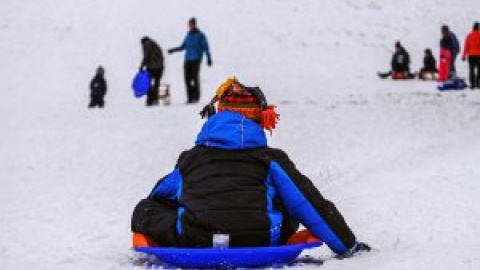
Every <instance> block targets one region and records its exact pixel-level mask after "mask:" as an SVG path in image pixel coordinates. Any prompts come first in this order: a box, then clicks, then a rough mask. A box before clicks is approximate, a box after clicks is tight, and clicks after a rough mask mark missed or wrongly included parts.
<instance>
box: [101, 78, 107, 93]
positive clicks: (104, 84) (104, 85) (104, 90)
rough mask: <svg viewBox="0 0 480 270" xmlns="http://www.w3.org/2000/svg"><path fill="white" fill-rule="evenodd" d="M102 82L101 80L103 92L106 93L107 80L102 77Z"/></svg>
mask: <svg viewBox="0 0 480 270" xmlns="http://www.w3.org/2000/svg"><path fill="white" fill-rule="evenodd" d="M102 82H103V94H104V95H105V94H106V93H107V80H105V78H103V80H102Z"/></svg>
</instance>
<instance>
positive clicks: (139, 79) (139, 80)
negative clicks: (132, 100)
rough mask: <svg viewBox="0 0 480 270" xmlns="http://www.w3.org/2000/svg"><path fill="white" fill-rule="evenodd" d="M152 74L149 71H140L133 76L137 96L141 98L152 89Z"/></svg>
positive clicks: (134, 92)
mask: <svg viewBox="0 0 480 270" xmlns="http://www.w3.org/2000/svg"><path fill="white" fill-rule="evenodd" d="M150 81H151V76H150V73H148V71H146V70H144V71H139V72H138V73H137V74H136V75H135V77H134V78H133V82H132V88H133V94H134V95H135V97H137V98H140V97H143V96H144V95H146V94H147V93H148V90H149V89H150Z"/></svg>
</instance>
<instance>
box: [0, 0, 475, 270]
mask: <svg viewBox="0 0 480 270" xmlns="http://www.w3.org/2000/svg"><path fill="white" fill-rule="evenodd" d="M479 7H480V4H479V2H478V1H473V0H462V1H454V2H452V1H446V0H436V1H430V2H428V3H425V1H423V2H420V1H414V0H404V1H378V0H369V1H351V0H343V1H334V0H331V1H314V0H301V1H280V0H277V1H273V0H268V1H253V0H248V1H235V2H234V1H219V0H217V1H213V0H208V1H201V3H200V1H193V0H189V1H181V2H180V1H173V0H172V1H154V0H150V1H146V0H143V1H133V0H131V1H112V0H99V1H89V2H85V1H73V0H68V1H61V0H43V1H33V0H26V1H13V0H4V1H2V4H1V5H0V36H1V40H2V42H0V59H2V65H1V66H0V74H1V80H0V86H1V91H2V93H3V98H2V99H0V126H1V132H0V149H1V151H0V181H1V182H0V183H1V186H2V188H1V189H0V228H2V229H3V233H2V234H1V235H0V243H2V246H1V247H0V269H7V270H10V269H36V270H37V269H74V270H75V269H132V268H136V269H143V267H140V266H134V265H132V263H131V261H130V259H131V258H132V253H131V252H130V251H129V246H130V231H129V229H130V228H129V226H130V224H129V222H130V215H131V212H132V209H133V207H134V205H135V204H136V203H137V201H138V200H139V199H141V198H142V197H144V196H146V194H147V193H148V192H149V191H150V189H151V187H152V186H153V184H154V183H155V182H156V180H158V179H159V178H160V177H161V176H163V175H164V174H166V173H168V172H169V171H171V169H172V168H173V166H174V163H175V161H176V158H177V156H178V154H179V153H180V152H181V151H182V150H183V149H186V148H189V147H191V146H192V144H193V140H194V138H195V135H196V132H197V131H198V129H199V127H200V126H201V124H202V120H201V119H200V118H199V117H198V111H199V110H200V108H201V106H202V105H201V104H199V105H193V106H185V105H184V104H183V103H184V101H185V93H184V88H183V77H182V76H183V74H182V73H181V71H182V60H183V58H182V55H180V54H176V55H171V56H168V57H167V63H166V65H167V70H166V73H165V76H164V81H166V82H168V83H170V84H171V85H172V89H173V105H172V106H171V107H158V108H148V109H147V108H145V107H144V105H143V104H144V102H143V100H136V99H134V98H133V97H132V93H131V90H130V82H131V79H132V76H133V74H134V73H135V71H136V70H137V68H138V65H139V61H140V57H141V55H140V53H141V51H140V44H139V39H140V38H141V37H142V36H144V35H150V36H151V37H153V38H154V39H156V40H157V41H158V42H159V44H160V45H161V46H163V48H170V47H173V46H177V45H179V44H180V42H181V41H182V39H183V37H184V34H185V31H186V20H187V19H188V18H189V17H191V16H196V17H197V18H198V22H199V27H200V28H201V29H202V30H203V31H204V32H205V33H206V34H207V37H208V39H209V41H210V45H211V47H212V55H213V61H214V66H213V67H212V68H207V67H206V66H203V67H202V83H203V85H202V87H203V93H202V94H203V97H202V100H203V102H206V101H207V100H208V99H209V98H210V97H211V96H212V95H213V92H214V90H215V87H216V86H217V85H218V84H219V83H220V82H221V81H222V80H223V79H225V77H226V76H230V75H231V74H237V75H238V77H239V78H240V80H242V81H243V82H245V83H246V84H252V85H257V84H258V85H260V86H261V87H262V89H264V91H265V93H266V95H267V98H268V99H269V101H270V102H272V103H275V104H277V105H278V110H279V112H280V114H281V122H280V124H279V127H278V129H277V130H275V131H274V134H273V136H272V137H269V140H270V144H271V145H272V146H275V147H280V148H283V149H285V150H286V151H287V152H288V153H289V154H290V156H291V158H292V159H293V160H294V161H295V162H296V163H297V165H298V167H299V168H300V169H301V170H302V171H303V172H304V173H305V174H306V175H308V176H309V177H310V178H311V179H312V180H313V181H314V182H315V184H316V185H317V187H318V188H319V189H320V190H321V191H322V193H324V195H325V196H326V197H328V198H330V199H331V200H332V201H334V202H335V203H336V204H337V206H338V208H339V209H340V210H341V211H342V213H344V215H345V218H346V220H347V222H348V223H349V224H350V225H351V227H352V228H353V230H354V231H355V233H356V234H357V236H358V238H359V239H360V240H362V241H366V242H368V243H370V244H371V245H372V246H373V247H375V248H376V251H375V252H372V253H370V254H365V255H362V256H360V257H356V258H353V259H349V260H342V261H338V260H330V261H328V262H326V263H325V264H324V265H323V266H322V268H323V269H381V270H387V269H388V270H391V269H427V268H432V269H436V270H442V269H449V270H450V269H478V268H479V267H480V255H479V254H480V240H478V235H480V221H479V220H478V217H480V207H479V203H480V199H479V196H478V194H480V185H479V184H478V181H479V179H480V170H479V169H478V162H479V160H480V154H479V153H480V143H479V142H478V138H479V135H480V125H478V122H479V120H480V93H478V92H472V91H470V90H468V91H463V92H447V93H439V92H437V91H435V83H434V82H420V81H409V82H392V81H381V80H378V79H377V78H376V77H375V76H374V73H375V72H376V71H378V70H384V69H387V68H388V64H389V60H390V54H391V52H392V47H393V43H394V41H395V40H396V39H400V40H401V41H402V43H403V44H404V45H405V47H406V48H407V49H408V50H409V52H410V54H411V57H412V59H413V66H412V67H413V68H414V69H415V70H417V69H418V68H419V67H420V65H421V57H422V53H423V50H424V49H425V48H426V47H430V48H432V49H433V50H434V51H437V50H438V39H439V26H440V25H441V24H442V23H447V24H449V25H450V26H451V28H452V29H453V30H454V31H455V32H456V33H457V35H458V37H459V39H460V40H462V41H463V39H464V37H465V35H466V34H467V33H468V32H469V30H470V28H471V24H472V22H473V21H474V19H480V18H479V17H478V12H475V10H479V9H478V8H479ZM98 64H102V65H104V66H105V67H106V71H107V73H106V78H107V81H108V84H109V92H108V94H107V98H106V100H107V107H106V109H105V110H102V111H100V110H87V109H86V104H87V102H88V83H89V81H90V79H91V77H92V76H93V72H94V70H95V68H96V66H97V65H98ZM457 65H458V69H459V70H460V74H461V75H463V76H466V75H467V67H466V64H465V63H462V62H460V61H458V62H457ZM311 254H313V255H314V256H316V257H319V258H325V257H328V256H329V255H331V253H330V251H329V250H328V249H327V248H320V249H318V250H314V251H312V252H311ZM292 268H293V269H296V268H303V269H316V267H314V266H303V267H298V266H297V267H292Z"/></svg>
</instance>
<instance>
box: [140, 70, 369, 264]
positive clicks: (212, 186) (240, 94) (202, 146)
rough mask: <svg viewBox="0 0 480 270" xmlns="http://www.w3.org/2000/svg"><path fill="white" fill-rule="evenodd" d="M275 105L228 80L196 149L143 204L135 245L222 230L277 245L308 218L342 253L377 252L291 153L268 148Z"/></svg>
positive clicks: (208, 242)
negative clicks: (364, 241) (293, 158)
mask: <svg viewBox="0 0 480 270" xmlns="http://www.w3.org/2000/svg"><path fill="white" fill-rule="evenodd" d="M217 102H218V105H217V108H216V109H215V104H216V103H217ZM274 108H275V106H272V105H268V103H267V100H266V98H265V96H264V94H263V92H262V91H261V90H260V88H258V87H247V86H244V85H243V84H241V83H240V82H239V81H238V80H237V79H236V78H235V77H233V78H229V79H227V80H226V81H225V82H224V83H222V84H221V85H220V87H219V88H218V90H217V91H216V94H215V96H214V98H213V99H212V100H211V101H210V103H209V104H207V105H206V106H205V107H204V109H203V110H202V111H201V112H200V115H201V116H202V117H208V120H207V121H206V122H205V124H204V125H203V127H202V129H201V131H200V133H199V134H198V136H197V139H196V141H195V146H194V147H193V148H191V149H190V150H187V151H184V152H182V153H181V155H180V156H179V158H178V160H177V164H176V166H175V169H174V170H173V172H171V173H170V174H168V175H166V176H165V177H163V178H162V179H160V180H159V181H158V182H157V184H156V185H155V186H154V188H153V189H152V191H151V192H150V194H149V195H148V196H147V197H146V198H145V199H143V200H141V201H140V202H139V203H138V204H137V206H136V207H135V209H134V211H133V215H132V223H131V229H132V232H133V233H134V236H133V244H134V246H137V247H138V246H155V245H160V246H162V247H212V246H214V245H215V238H216V235H217V236H218V235H222V236H223V238H224V239H226V240H227V242H226V243H222V245H224V246H225V247H259V246H277V245H284V244H285V243H287V241H288V240H289V238H290V237H291V236H292V235H294V234H295V233H296V231H297V230H298V228H299V223H301V224H303V225H304V226H305V227H306V228H307V229H308V230H309V232H310V233H311V234H313V235H314V236H315V237H317V238H319V239H321V240H322V241H324V242H325V243H326V245H328V246H329V247H330V249H332V250H333V251H334V252H335V253H336V254H338V255H340V256H342V257H349V256H352V255H353V254H354V253H357V252H359V251H369V250H370V247H369V246H368V245H367V244H365V243H362V242H359V241H357V239H356V237H355V235H354V234H353V232H352V231H351V229H350V227H349V226H348V225H347V223H346V222H345V220H344V218H343V216H342V215H341V214H340V211H339V210H338V209H337V208H336V207H335V205H334V204H333V203H332V202H331V201H329V200H327V199H326V198H325V197H324V196H323V195H322V194H321V193H320V192H319V190H318V189H317V187H316V186H315V185H314V184H313V183H312V181H310V179H308V178H307V177H306V176H305V175H303V174H302V173H301V172H300V171H299V170H298V169H297V168H296V166H295V164H294V163H293V161H292V160H290V158H289V157H288V155H287V154H286V153H285V152H284V151H282V150H280V149H274V148H271V147H269V146H268V145H267V138H266V134H265V130H268V131H270V132H272V130H273V129H274V128H275V127H276V124H277V121H278V114H277V113H276V112H275V110H274ZM216 111H218V113H217V112H216ZM225 236H226V237H225ZM139 240H141V241H139ZM137 244H138V245H137Z"/></svg>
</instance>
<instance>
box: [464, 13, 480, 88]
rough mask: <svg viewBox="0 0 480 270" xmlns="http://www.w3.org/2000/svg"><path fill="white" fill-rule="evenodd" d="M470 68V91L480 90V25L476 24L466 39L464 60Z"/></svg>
mask: <svg viewBox="0 0 480 270" xmlns="http://www.w3.org/2000/svg"><path fill="white" fill-rule="evenodd" d="M467 57H468V65H469V66H470V89H472V90H474V89H475V88H477V89H480V23H479V22H475V23H474V24H473V29H472V32H470V34H468V36H467V38H466V39H465V47H464V49H463V57H462V60H463V61H465V60H467Z"/></svg>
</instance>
